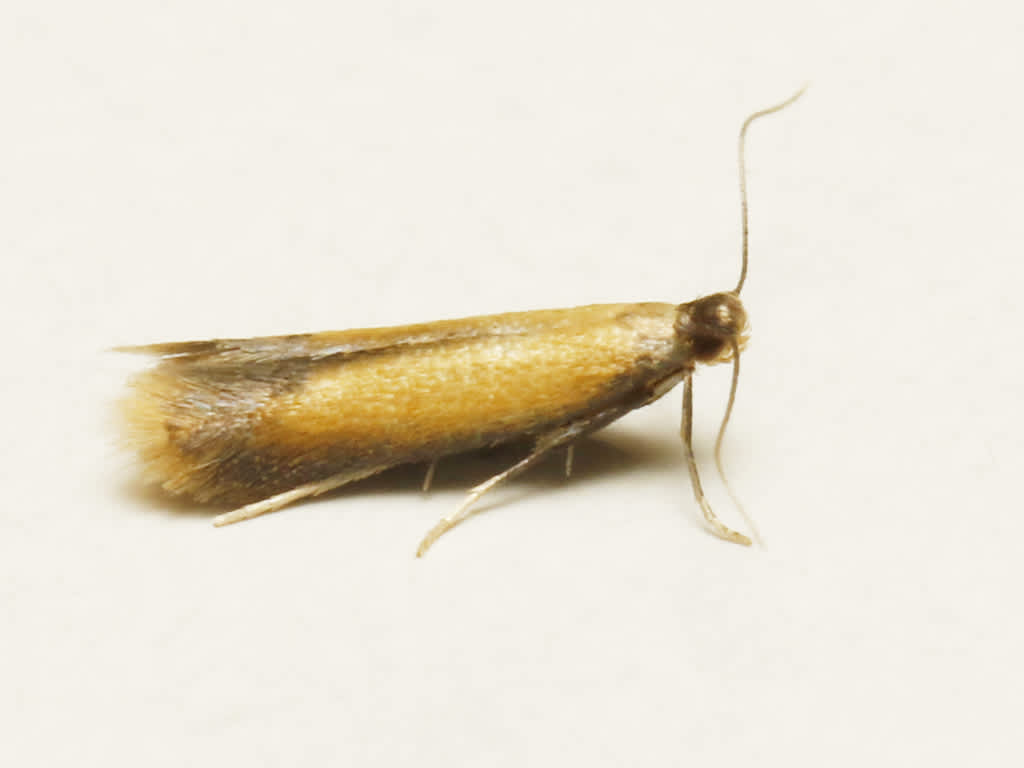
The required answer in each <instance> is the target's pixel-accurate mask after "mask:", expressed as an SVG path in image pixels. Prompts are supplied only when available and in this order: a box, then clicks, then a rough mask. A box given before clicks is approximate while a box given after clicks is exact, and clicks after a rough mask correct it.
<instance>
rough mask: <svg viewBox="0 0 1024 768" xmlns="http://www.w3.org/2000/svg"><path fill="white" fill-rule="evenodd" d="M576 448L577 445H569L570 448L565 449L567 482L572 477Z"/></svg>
mask: <svg viewBox="0 0 1024 768" xmlns="http://www.w3.org/2000/svg"><path fill="white" fill-rule="evenodd" d="M575 448H576V444H575V443H569V447H568V448H566V449H565V478H566V480H568V479H569V477H570V476H571V475H572V459H573V451H574V449H575Z"/></svg>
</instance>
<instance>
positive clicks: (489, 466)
mask: <svg viewBox="0 0 1024 768" xmlns="http://www.w3.org/2000/svg"><path fill="white" fill-rule="evenodd" d="M531 448H532V444H531V443H530V442H528V441H517V442H511V443H506V444H504V445H500V446H496V447H494V448H489V449H485V450H482V451H475V452H471V453H461V454H456V455H454V456H448V457H445V458H443V459H440V460H439V461H438V463H437V467H436V469H435V472H434V477H433V480H432V482H431V485H430V491H431V492H434V491H437V492H449V491H468V490H469V489H471V488H473V487H474V486H476V485H479V484H480V483H482V482H484V481H486V480H488V479H490V478H491V477H494V476H495V475H498V474H500V473H502V472H504V471H505V470H507V469H508V468H509V467H511V466H512V465H513V464H515V463H516V462H518V461H520V460H521V459H523V458H525V457H526V456H527V455H528V454H529V453H530V450H531ZM682 462H683V459H682V450H681V449H680V448H679V446H678V445H677V444H675V443H673V442H671V441H670V440H665V439H655V438H651V437H650V436H647V435H644V434H642V433H630V432H627V431H625V430H616V431H615V432H613V433H610V434H609V433H601V434H599V435H587V436H585V437H582V438H580V439H579V440H577V441H576V443H575V444H574V447H573V462H572V473H571V476H570V477H568V478H567V477H566V473H565V468H566V449H564V448H562V449H558V450H554V451H552V452H551V453H550V454H549V455H548V456H545V457H544V458H543V459H541V461H540V462H539V463H538V464H537V465H535V466H533V467H530V468H529V469H527V470H526V471H525V472H523V473H522V474H521V475H518V476H516V477H514V478H512V479H511V480H509V481H508V482H507V483H506V484H504V485H502V486H501V487H500V488H496V489H495V490H494V491H493V492H492V493H491V494H488V495H487V496H486V497H484V499H483V500H481V502H480V503H479V504H478V505H477V506H476V509H478V510H481V511H482V510H484V509H491V508H494V507H498V506H501V505H503V504H505V503H510V502H512V501H513V500H514V499H515V498H521V497H523V496H530V495H533V494H534V493H538V492H542V491H550V490H553V489H556V488H561V487H563V486H565V485H566V484H567V483H571V484H573V485H575V484H577V483H586V482H588V481H592V480H594V479H596V478H599V477H608V476H615V475H628V474H630V473H632V472H635V471H637V470H639V469H641V468H644V469H650V468H670V467H684V468H685V465H684V464H683V463H682ZM427 468H428V465H427V464H405V465H402V466H399V467H394V468H393V469H389V470H386V471H385V472H382V473H381V474H379V475H375V476H374V477H371V478H368V479H366V480H361V481H359V482H358V483H354V484H352V485H351V486H346V487H345V488H342V489H340V490H339V492H338V494H339V495H349V494H352V495H355V494H359V493H373V494H390V493H395V494H398V493H402V494H406V493H422V487H423V481H424V478H425V476H426V473H427ZM510 490H514V491H515V492H514V493H509V491H510ZM332 495H333V494H332Z"/></svg>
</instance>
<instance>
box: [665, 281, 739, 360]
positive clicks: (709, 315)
mask: <svg viewBox="0 0 1024 768" xmlns="http://www.w3.org/2000/svg"><path fill="white" fill-rule="evenodd" d="M746 332H747V312H746V310H745V309H743V304H742V302H740V299H739V296H737V295H736V294H735V293H732V292H731V291H729V292H725V293H713V294H711V295H710V296H703V297H701V298H699V299H696V300H695V301H690V302H687V303H686V304H680V305H679V306H678V307H676V333H677V334H679V336H680V341H683V342H684V343H689V345H690V348H691V350H692V352H691V353H692V355H693V358H694V360H696V361H697V362H699V363H708V364H714V363H724V362H727V361H729V360H731V359H732V356H733V348H734V347H735V348H738V349H741V350H742V349H743V346H744V345H745V344H746V343H747V333H746Z"/></svg>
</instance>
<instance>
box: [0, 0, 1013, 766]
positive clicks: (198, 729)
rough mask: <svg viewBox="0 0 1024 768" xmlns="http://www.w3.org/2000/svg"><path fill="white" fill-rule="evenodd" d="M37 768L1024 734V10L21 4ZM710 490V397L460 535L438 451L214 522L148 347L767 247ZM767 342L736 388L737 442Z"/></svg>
mask: <svg viewBox="0 0 1024 768" xmlns="http://www.w3.org/2000/svg"><path fill="white" fill-rule="evenodd" d="M2 17H3V18H2V23H0V30H2V31H0V83H2V87H0V93H3V118H2V120H0V153H2V162H0V219H2V224H0V253H2V257H0V271H2V275H0V277H2V289H0V290H2V291H3V296H2V297H0V298H2V304H0V312H2V313H3V318H2V320H3V328H4V329H5V332H4V339H5V346H6V348H7V354H6V356H5V363H4V366H3V376H2V377H0V393H2V395H3V397H2V403H3V408H4V420H3V425H4V440H3V441H2V444H0V451H2V452H3V463H2V466H3V467H4V472H3V477H4V503H3V512H2V515H3V520H4V524H3V533H2V536H0V569H2V576H3V578H2V587H0V589H2V604H0V607H2V613H3V627H2V630H0V680H2V681H3V685H2V688H0V690H2V693H0V697H2V698H0V722H3V724H4V726H3V731H4V735H3V737H2V738H0V762H3V764H5V765H12V766H13V765H17V766H36V765H38V766H43V765H45V766H58V765H75V766H90V765H97V766H100V765H102V766H120V765H132V766H138V765H146V766H180V765H204V764H214V763H218V764H230V765H236V764H237V765H244V764H253V765H297V764H305V765H310V764H313V765H315V764H321V765H326V764H331V765H360V766H364V765H366V766H368V765H388V766H391V765H395V766H401V765H414V764H415V765H418V766H434V765H448V766H452V765H492V766H520V765H588V766H610V765H680V764H691V765H702V766H718V765H750V764H753V763H755V762H756V763H758V764H764V765H774V764H787V765H822V764H828V765H849V766H863V765H877V764H908V763H909V764H917V765H963V764H967V763H970V764H982V765H1017V764H1020V760H1021V757H1022V750H1021V747H1020V742H1019V737H1018V735H1017V729H1018V728H1019V716H1020V708H1021V699H1020V695H1021V694H1020V691H1021V685H1022V683H1024V675H1022V665H1021V662H1020V656H1019V654H1020V648H1021V643H1022V640H1024V632H1022V624H1021V611H1020V606H1021V599H1020V588H1021V583H1022V576H1024V567H1022V565H1021V555H1020V552H1021V540H1022V533H1024V519H1022V515H1021V505H1020V501H1019V482H1018V480H1017V476H1018V474H1019V472H1020V470H1021V466H1022V463H1021V460H1022V458H1024V453H1022V450H1021V438H1020V434H1021V431H1020V430H1021V426H1022V425H1021V415H1022V407H1021V395H1020V384H1019V381H1020V373H1021V355H1020V343H1019V338H1020V329H1021V326H1022V321H1024V312H1022V310H1021V308H1020V306H1019V304H1018V297H1019V295H1020V291H1021V287H1022V285H1024V280H1022V278H1024V267H1022V266H1021V264H1022V260H1024V255H1022V248H1021V238H1020V220H1021V211H1022V209H1024V195H1022V193H1021V184H1022V182H1021V171H1022V169H1024V163H1022V151H1021V139H1020V137H1021V135H1022V134H1024V108H1022V106H1021V105H1022V101H1021V99H1020V87H1021V86H1020V81H1021V74H1022V72H1024V57H1022V54H1021V45H1020V39H1021V28H1022V17H1021V11H1020V10H1019V8H1017V7H1016V6H1013V5H1011V4H1007V3H992V4H987V5H986V4H981V5H978V4H977V3H971V4H968V3H934V4H930V5H928V6H927V7H925V6H922V5H921V4H920V3H912V2H891V1H890V2H884V3H881V2H878V3H876V2H867V3H853V4H851V3H843V4H836V5H834V6H832V5H830V4H821V3H795V2H774V3H704V4H684V3H675V2H634V3H610V2H586V3H584V2H580V3H568V2H557V1H556V2H520V3H515V4H504V5H501V4H491V3H473V2H450V1H441V2H429V3H427V2H422V3H389V4H383V3H381V4H362V5H361V6H357V5H355V4H346V3H327V2H319V3H300V4H282V3H263V2H253V3H248V4H245V5H240V4H237V3H226V2H209V0H204V1H203V2H179V3H173V4H163V3H148V2H145V3H139V2H112V1H111V0H101V1H100V2H94V3H85V4H83V3H68V2H66V3H49V4H40V3H28V2H15V3H13V4H11V3H8V4H7V5H6V9H5V10H4V11H3V12H2ZM805 80H810V81H811V89H810V90H809V91H808V93H807V95H806V96H805V98H804V99H803V100H802V101H801V102H800V103H799V104H798V105H796V106H794V107H793V108H792V109H791V110H789V111H788V112H786V113H783V114H781V115H778V116H775V117H773V118H771V119H770V120H765V121H763V122H761V123H759V124H758V125H757V126H756V127H755V129H754V130H753V131H752V135H751V143H750V148H749V161H750V174H751V180H750V195H751V217H752V218H751V249H752V264H751V273H750V279H749V282H748V283H747V287H746V290H745V293H744V298H745V301H746V304H747V307H748V310H749V312H750V314H751V317H752V322H753V331H754V337H753V341H752V343H751V345H750V348H749V352H748V354H747V355H746V356H745V358H744V374H743V380H742V382H741V388H740V394H739V401H738V404H737V410H736V413H735V416H734V420H733V424H732V429H731V433H730V435H729V438H728V443H727V446H728V447H727V451H726V453H727V456H726V461H727V465H728V468H729V470H730V473H731V479H732V482H733V484H734V485H735V487H736V489H737V491H738V493H739V494H740V496H741V497H742V498H743V499H744V501H745V502H746V504H747V506H748V508H749V510H750V512H751V514H752V515H753V516H754V518H755V519H756V520H757V521H758V523H759V526H760V528H761V530H762V531H763V533H764V535H765V538H766V540H767V546H766V548H763V549H756V548H755V549H753V550H745V549H742V548H740V547H736V546H733V545H730V544H727V543H724V542H722V541H720V540H718V539H715V538H713V537H712V536H710V535H708V534H707V533H705V532H704V531H703V530H702V528H701V527H700V525H699V523H698V522H697V510H696V506H695V504H694V502H693V500H692V496H691V493H690V487H689V483H688V480H687V476H686V469H685V466H684V464H683V462H682V457H681V450H680V447H679V444H678V438H677V430H678V419H679V397H680V395H679V393H678V392H676V393H672V394H671V395H669V396H668V397H666V398H665V399H664V400H663V401H661V402H659V403H658V404H656V405H655V406H652V407H650V408H648V409H645V410H644V411H641V412H637V413H635V414H632V415H630V416H629V417H627V418H625V419H623V420H622V421H621V422H620V423H618V424H617V425H615V426H614V427H613V428H611V429H609V430H607V431H605V432H602V433H601V434H600V435H598V436H597V437H596V439H594V440H591V441H588V442H587V443H585V444H583V445H581V446H580V448H579V450H578V451H577V456H576V467H577V472H576V474H575V475H574V477H573V478H572V479H571V480H570V481H569V482H568V483H565V482H564V481H563V480H561V479H560V476H559V473H560V466H559V462H558V460H557V459H555V460H553V461H552V462H551V463H550V464H549V465H546V466H545V467H542V468H540V469H539V470H537V471H536V472H534V473H532V474H531V475H529V476H528V477H526V478H524V479H522V480H520V481H517V482H515V483H514V484H513V485H511V486H510V487H508V488H506V489H505V490H503V491H501V492H500V494H498V495H496V496H495V497H493V498H492V499H491V502H490V504H489V505H488V508H487V511H486V512H485V513H484V514H481V515H479V516H477V517H476V518H474V519H473V520H472V521H471V522H470V523H468V524H466V525H464V526H463V527H461V528H460V529H458V530H456V531H455V532H453V533H452V534H451V535H449V536H447V537H445V538H444V539H442V540H441V541H440V542H439V544H438V545H437V546H436V547H435V548H434V550H432V551H431V553H430V554H429V555H428V557H427V558H426V559H425V560H423V561H416V560H414V558H413V557H412V554H413V551H414V548H415V546H416V544H417V542H418V541H419V538H420V536H421V535H422V534H423V533H424V532H425V531H426V530H427V528H429V527H430V526H431V525H432V524H433V523H434V522H435V520H436V519H437V518H438V517H439V516H440V515H442V514H444V513H445V512H447V511H448V510H449V509H451V508H452V506H453V505H455V504H456V503H457V502H458V500H459V499H460V498H461V492H462V490H463V489H464V488H466V487H468V486H470V485H471V484H473V483H475V482H478V481H479V480H480V479H482V478H483V477H485V476H486V475H487V473H488V472H489V471H493V470H494V469H495V468H496V467H497V466H498V464H496V463H495V461H496V460H495V459H494V458H493V457H492V458H482V459H474V460H470V461H467V462H462V463H460V462H443V463H442V464H441V466H440V467H439V469H438V475H437V488H436V489H435V490H434V491H433V492H432V493H431V494H429V495H428V496H423V495H421V494H420V493H419V492H418V490H417V489H418V484H419V482H420V478H421V469H419V468H417V469H416V470H414V471H410V472H405V473H402V472H399V473H397V474H396V475H391V476H388V477H387V478H383V479H378V480H373V481H370V482H369V483H367V484H364V485H362V486H358V487H356V488H353V489H351V490H349V491H346V492H344V493H340V494H336V495H333V496H330V497H328V498H325V499H321V500H318V501H316V502H314V503H308V504H304V505H302V506H299V507H296V508H293V509H290V510H287V511H285V512H282V513H279V514H276V515H272V516H269V517H266V518H262V519H260V520H258V521H254V522H251V523H246V524H243V525H239V526H234V527H232V528H229V529H224V530H215V529H213V528H212V527H210V525H209V517H210V514H211V513H210V512H209V511H206V510H198V511H196V510H192V509H191V508H190V507H189V506H188V505H181V504H175V503H173V502H168V501H167V500H166V499H165V498H163V497H161V496H160V495H158V494H142V493H139V492H138V490H136V489H135V488H134V486H133V481H132V477H133V475H132V470H131V465H130V462H128V461H126V460H125V459H124V457H122V456H121V455H119V454H118V453H117V451H116V450H115V448H114V445H113V437H112V434H111V432H110V429H109V424H108V423H107V415H108V404H109V402H110V401H111V400H113V399H114V398H116V397H117V396H118V394H119V393H120V391H121V386H122V381H123V378H124V376H125V373H126V371H127V370H128V369H129V368H130V366H132V365H134V364H135V362H136V361H134V360H125V359H121V358H120V357H118V356H115V355H112V354H108V353H106V352H104V351H103V350H104V349H106V348H108V347H110V346H113V345H116V344H126V343H142V342H148V341H157V340H177V339H189V338H204V337H211V336H247V335H259V334H267V333H283V332H292V331H302V330H324V329H330V328H345V327H358V326H370V325H381V324H396V323H404V322H412V321H421V320H431V319H437V318H441V317H455V316H463V315H471V314H478V313H485V312H492V311H502V310H512V309H531V308H542V307H550V306H571V305H576V304H585V303H591V302H598V301H642V300H665V301H684V300H689V299H691V298H693V297H695V296H697V295H700V294H703V293H707V292H710V291H713V290H718V289H723V288H728V287H730V286H731V285H732V283H733V281H734V280H735V275H736V269H737V257H738V247H739V234H738V205H737V189H736V181H735V156H734V151H735V150H734V142H735V135H736V131H737V129H738V127H739V123H740V121H741V120H742V118H743V117H744V116H745V115H746V114H747V113H748V112H750V111H752V110H754V109H758V108H761V107H764V106H767V105H769V104H771V103H773V102H775V101H778V100H780V99H782V98H785V97H786V96H788V95H789V94H790V93H791V92H792V91H793V90H794V89H795V88H796V87H798V86H799V85H800V84H801V83H802V82H804V81H805ZM727 379H728V374H727V371H725V370H710V371H705V372H704V373H703V374H702V375H701V376H700V377H699V380H698V382H697V389H696V405H697V409H698V419H697V433H698V446H697V448H698V451H699V452H701V453H702V455H703V456H704V457H705V458H706V459H708V461H707V463H706V464H705V476H706V480H705V482H706V485H707V486H708V490H709V493H710V495H711V499H712V501H713V503H714V504H715V506H716V507H717V509H718V510H719V513H720V514H721V515H722V516H723V517H724V518H725V519H727V520H728V521H730V522H733V523H735V524H737V525H738V524H739V523H740V521H739V519H738V517H737V515H736V512H735V510H734V509H733V508H732V507H731V506H730V505H729V503H728V498H727V496H726V495H725V493H724V490H723V488H722V487H721V485H720V484H719V483H718V482H717V480H715V478H714V477H713V472H711V469H712V465H711V462H710V452H711V447H712V442H713V436H714V430H715V428H716V425H717V421H718V419H719V418H720V416H721V409H722V405H723V402H724V395H725V391H726V386H727Z"/></svg>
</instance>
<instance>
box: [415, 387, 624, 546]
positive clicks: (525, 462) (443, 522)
mask: <svg viewBox="0 0 1024 768" xmlns="http://www.w3.org/2000/svg"><path fill="white" fill-rule="evenodd" d="M629 410H631V408H628V407H616V408H609V409H608V410H606V411H601V412H600V413H597V414H595V415H594V416H590V417H588V418H585V419H580V420H578V421H574V422H572V423H570V424H567V425H565V426H564V427H560V428H559V429H556V430H554V431H553V432H549V433H547V434H546V435H541V437H540V438H539V439H538V440H537V444H536V445H535V446H534V448H533V451H532V452H531V453H530V455H529V456H527V457H526V458H525V459H522V460H521V461H518V462H516V463H515V464H513V465H512V466H511V467H509V468H508V469H506V470H505V471H504V472H501V473H499V474H497V475H495V476H494V477H492V478H491V479H489V480H486V481H485V482H483V483H480V485H478V486H476V487H475V488H471V489H470V490H469V493H468V494H467V495H466V499H465V501H463V502H462V504H460V505H459V507H458V509H456V510H455V511H454V512H452V513H451V514H449V515H445V516H444V517H442V518H441V519H440V520H439V521H438V523H437V525H435V526H434V527H433V528H431V529H430V531H428V532H427V535H426V536H424V537H423V541H421V542H420V546H419V548H418V549H417V550H416V557H423V555H425V554H426V552H427V550H428V549H430V547H431V545H432V544H433V543H434V542H435V541H437V540H438V539H439V538H441V536H442V535H443V534H445V533H447V532H448V531H450V530H451V529H452V528H454V527H455V526H456V525H458V524H459V523H461V522H462V521H463V520H465V519H466V518H467V517H469V516H470V515H472V514H473V512H472V506H473V505H474V504H476V502H477V501H479V500H480V497H481V496H483V495H484V494H485V493H487V492H488V491H489V490H491V489H492V488H494V487H496V486H498V485H501V484H502V483H503V482H505V481H506V480H508V479H510V478H512V477H515V476H516V475H518V474H519V473H520V472H523V471H524V470H525V469H527V468H529V467H531V466H533V465H534V464H536V463H537V462H538V461H539V460H540V459H541V458H542V457H543V456H544V455H545V454H547V453H548V452H549V451H550V450H552V449H553V448H558V447H560V446H563V445H566V444H569V450H570V451H571V450H572V445H571V443H572V441H574V440H575V439H576V438H578V437H579V436H580V435H582V434H585V433H587V432H591V431H593V430H595V429H599V428H600V427H603V426H604V425H605V424H609V423H611V422H613V421H615V419H617V418H619V417H620V416H622V415H623V414H624V413H627V412H628V411H629ZM571 455H572V454H571V453H570V456H571ZM568 466H570V467H571V464H570V465H568Z"/></svg>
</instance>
